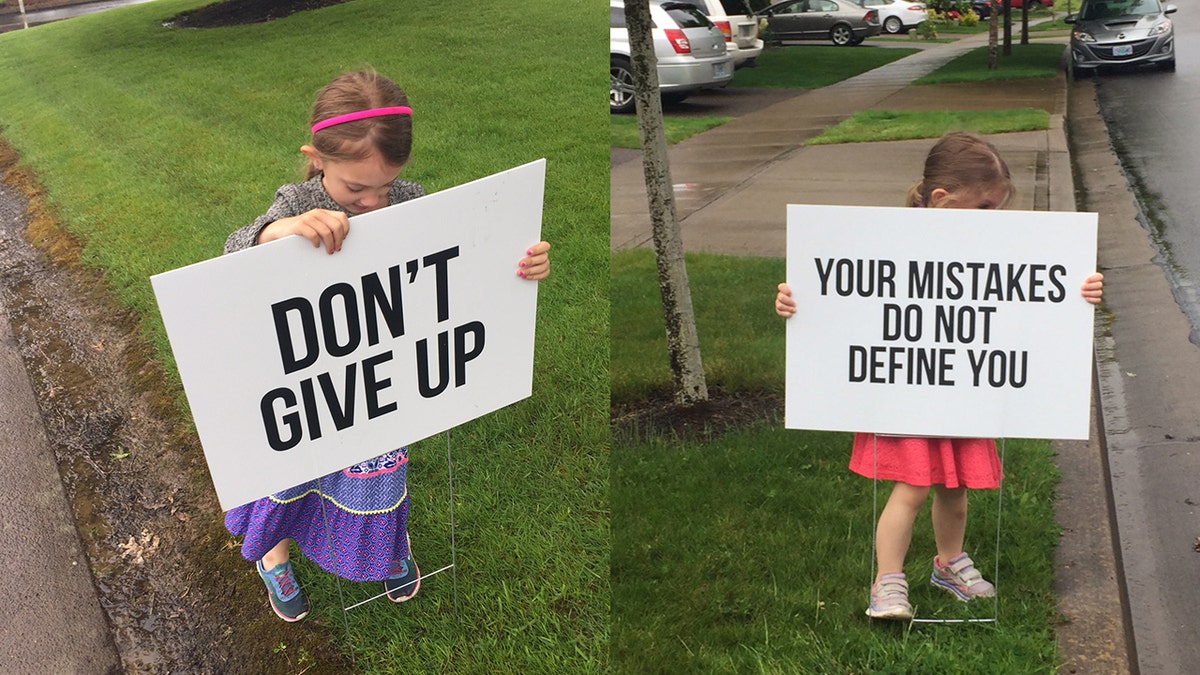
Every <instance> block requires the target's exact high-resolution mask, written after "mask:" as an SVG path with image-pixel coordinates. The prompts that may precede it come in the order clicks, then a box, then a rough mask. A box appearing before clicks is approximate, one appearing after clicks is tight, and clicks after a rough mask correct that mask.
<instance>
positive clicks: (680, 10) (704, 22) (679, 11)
mask: <svg viewBox="0 0 1200 675" xmlns="http://www.w3.org/2000/svg"><path fill="white" fill-rule="evenodd" d="M662 8H663V9H665V10H667V14H670V15H671V18H672V19H674V20H675V23H677V24H679V27H680V28H702V27H704V26H711V25H712V23H711V22H709V20H708V17H706V16H704V15H703V14H701V13H700V10H698V9H696V8H695V7H693V6H692V5H685V4H683V3H681V2H664V3H662Z"/></svg>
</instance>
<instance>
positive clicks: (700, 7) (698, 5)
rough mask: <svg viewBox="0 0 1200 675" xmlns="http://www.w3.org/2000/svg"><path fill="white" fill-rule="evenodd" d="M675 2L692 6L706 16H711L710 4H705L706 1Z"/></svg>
mask: <svg viewBox="0 0 1200 675" xmlns="http://www.w3.org/2000/svg"><path fill="white" fill-rule="evenodd" d="M675 2H679V3H684V4H688V5H691V6H692V7H695V8H696V9H697V10H699V11H700V13H701V14H703V15H704V16H708V14H709V12H708V3H706V2H704V0H675Z"/></svg>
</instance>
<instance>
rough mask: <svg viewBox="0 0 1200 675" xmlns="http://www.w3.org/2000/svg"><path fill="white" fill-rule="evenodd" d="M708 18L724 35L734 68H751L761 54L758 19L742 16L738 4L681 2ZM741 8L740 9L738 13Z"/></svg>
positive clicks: (707, 0) (722, 0)
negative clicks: (693, 6) (691, 6)
mask: <svg viewBox="0 0 1200 675" xmlns="http://www.w3.org/2000/svg"><path fill="white" fill-rule="evenodd" d="M680 2H686V3H688V4H690V5H695V7H696V9H698V10H700V12H701V13H702V14H704V15H705V16H707V17H708V20H709V21H712V22H713V25H714V26H716V27H717V30H719V31H721V32H722V33H723V34H724V35H725V51H727V52H729V54H730V55H731V56H733V67H734V68H741V67H743V66H746V67H749V66H753V65H754V61H755V59H757V58H758V56H759V54H762V50H763V41H762V40H760V39H759V38H758V17H757V16H754V15H753V14H744V13H742V12H743V11H744V7H745V6H744V5H742V4H741V2H740V0H680ZM739 7H740V8H742V9H739Z"/></svg>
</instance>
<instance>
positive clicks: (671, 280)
mask: <svg viewBox="0 0 1200 675" xmlns="http://www.w3.org/2000/svg"><path fill="white" fill-rule="evenodd" d="M625 25H626V27H627V28H628V30H629V51H630V62H631V66H630V67H631V68H632V70H633V85H634V101H635V102H636V104H637V117H638V134H639V136H640V137H641V143H642V170H643V172H644V173H645V176H646V194H647V197H648V198H649V202H650V224H651V227H652V230H653V233H654V257H655V260H656V261H657V265H658V287H659V292H660V294H661V296H662V305H663V318H664V320H665V323H666V329H667V353H668V355H669V358H670V362H671V377H672V380H673V385H674V397H675V404H676V405H679V406H692V405H696V404H698V403H703V402H705V401H707V400H708V385H707V384H705V380H704V365H703V363H702V362H701V359H700V339H699V337H698V335H697V333H696V316H695V313H694V312H693V311H692V293H691V288H690V287H689V286H688V279H687V265H686V263H685V262H684V258H683V236H682V234H681V233H680V230H679V219H678V217H677V216H676V213H675V193H674V191H673V188H672V183H671V165H670V162H669V161H668V160H667V140H666V136H665V135H664V133H663V125H662V98H661V97H660V96H659V92H658V61H657V59H656V58H655V56H654V43H653V40H652V38H651V35H650V26H651V22H650V7H649V4H648V0H625Z"/></svg>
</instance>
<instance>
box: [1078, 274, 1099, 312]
mask: <svg viewBox="0 0 1200 675" xmlns="http://www.w3.org/2000/svg"><path fill="white" fill-rule="evenodd" d="M1079 292H1080V294H1082V295H1083V299H1084V300H1087V301H1088V302H1090V303H1092V304H1093V305H1098V304H1100V297H1101V296H1102V295H1104V275H1103V274H1100V273H1099V272H1096V273H1095V274H1093V275H1092V276H1090V277H1088V278H1087V279H1085V280H1084V281H1083V287H1082V288H1080V289H1079Z"/></svg>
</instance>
